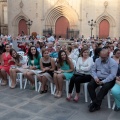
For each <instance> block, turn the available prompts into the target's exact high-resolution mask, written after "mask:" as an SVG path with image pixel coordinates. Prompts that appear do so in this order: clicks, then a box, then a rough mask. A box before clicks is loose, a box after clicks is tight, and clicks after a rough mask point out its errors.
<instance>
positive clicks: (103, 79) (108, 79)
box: [88, 48, 118, 112]
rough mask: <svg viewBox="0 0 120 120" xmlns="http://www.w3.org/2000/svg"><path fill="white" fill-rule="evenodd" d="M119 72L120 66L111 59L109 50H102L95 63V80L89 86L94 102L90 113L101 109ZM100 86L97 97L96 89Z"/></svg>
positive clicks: (92, 73) (93, 71)
mask: <svg viewBox="0 0 120 120" xmlns="http://www.w3.org/2000/svg"><path fill="white" fill-rule="evenodd" d="M117 70H118V65H117V63H116V61H114V60H113V59H112V58H110V57H109V51H108V49H106V48H102V50H101V52H100V58H98V59H97V60H96V61H95V64H94V67H93V68H92V70H91V75H92V77H93V80H92V81H91V82H90V83H89V84H88V92H89V94H90V97H91V100H92V103H91V104H90V106H89V111H90V112H94V111H96V110H99V109H100V106H101V103H102V100H103V98H104V96H105V95H107V93H108V91H109V90H110V89H111V88H112V87H113V86H114V84H115V77H116V74H117ZM99 86H101V89H100V91H99V92H98V94H97V95H96V93H95V89H96V88H97V87H99Z"/></svg>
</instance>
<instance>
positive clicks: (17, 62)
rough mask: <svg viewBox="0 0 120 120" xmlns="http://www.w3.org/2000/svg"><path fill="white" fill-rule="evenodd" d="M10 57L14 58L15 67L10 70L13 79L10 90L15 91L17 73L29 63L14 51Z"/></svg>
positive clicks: (11, 51)
mask: <svg viewBox="0 0 120 120" xmlns="http://www.w3.org/2000/svg"><path fill="white" fill-rule="evenodd" d="M10 55H11V56H12V57H13V60H14V62H15V65H14V66H12V67H11V68H10V78H11V81H12V83H11V86H10V88H12V89H14V88H15V87H16V78H17V73H18V72H20V70H19V69H18V68H23V67H22V66H24V65H25V64H26V63H27V61H26V60H24V59H23V57H22V56H20V55H19V54H18V53H17V52H16V51H15V50H14V49H11V50H10Z"/></svg>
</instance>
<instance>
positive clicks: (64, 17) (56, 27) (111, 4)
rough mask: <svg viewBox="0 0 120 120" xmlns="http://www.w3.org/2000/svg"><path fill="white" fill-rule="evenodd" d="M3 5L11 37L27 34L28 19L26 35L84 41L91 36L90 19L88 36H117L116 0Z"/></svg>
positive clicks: (26, 0)
mask: <svg viewBox="0 0 120 120" xmlns="http://www.w3.org/2000/svg"><path fill="white" fill-rule="evenodd" d="M2 1H4V0H2ZM2 4H3V3H2ZM5 4H6V3H5ZM0 5H1V3H0ZM7 5H8V6H7V7H8V33H9V34H11V35H13V36H16V35H18V34H19V33H20V34H21V32H22V31H23V32H24V33H25V34H28V33H29V31H28V26H27V25H26V21H27V20H28V19H30V20H32V21H33V23H32V26H31V28H30V32H37V33H39V34H43V33H44V34H45V33H46V32H52V33H53V34H55V35H56V36H57V37H58V36H61V37H72V36H73V37H81V36H82V37H85V38H86V37H88V36H91V26H89V25H88V21H91V20H92V19H93V21H96V23H95V25H94V26H93V29H92V36H93V35H94V37H100V38H106V37H108V36H110V37H116V38H119V37H120V34H119V33H120V8H119V6H120V0H8V3H7ZM0 15H1V13H0Z"/></svg>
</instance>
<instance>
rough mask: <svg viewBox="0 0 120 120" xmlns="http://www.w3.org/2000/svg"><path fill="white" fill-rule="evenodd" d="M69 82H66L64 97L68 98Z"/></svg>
mask: <svg viewBox="0 0 120 120" xmlns="http://www.w3.org/2000/svg"><path fill="white" fill-rule="evenodd" d="M68 87H69V81H67V80H66V96H67V97H68V89H69V88H68Z"/></svg>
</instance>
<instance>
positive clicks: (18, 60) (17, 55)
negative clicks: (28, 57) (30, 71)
mask: <svg viewBox="0 0 120 120" xmlns="http://www.w3.org/2000/svg"><path fill="white" fill-rule="evenodd" d="M13 51H14V52H16V50H14V49H11V50H10V55H11V56H12V52H13ZM12 57H13V56H12ZM13 58H14V59H15V60H16V61H17V62H18V63H19V62H20V59H22V56H21V55H19V54H18V53H17V52H16V57H13Z"/></svg>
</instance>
